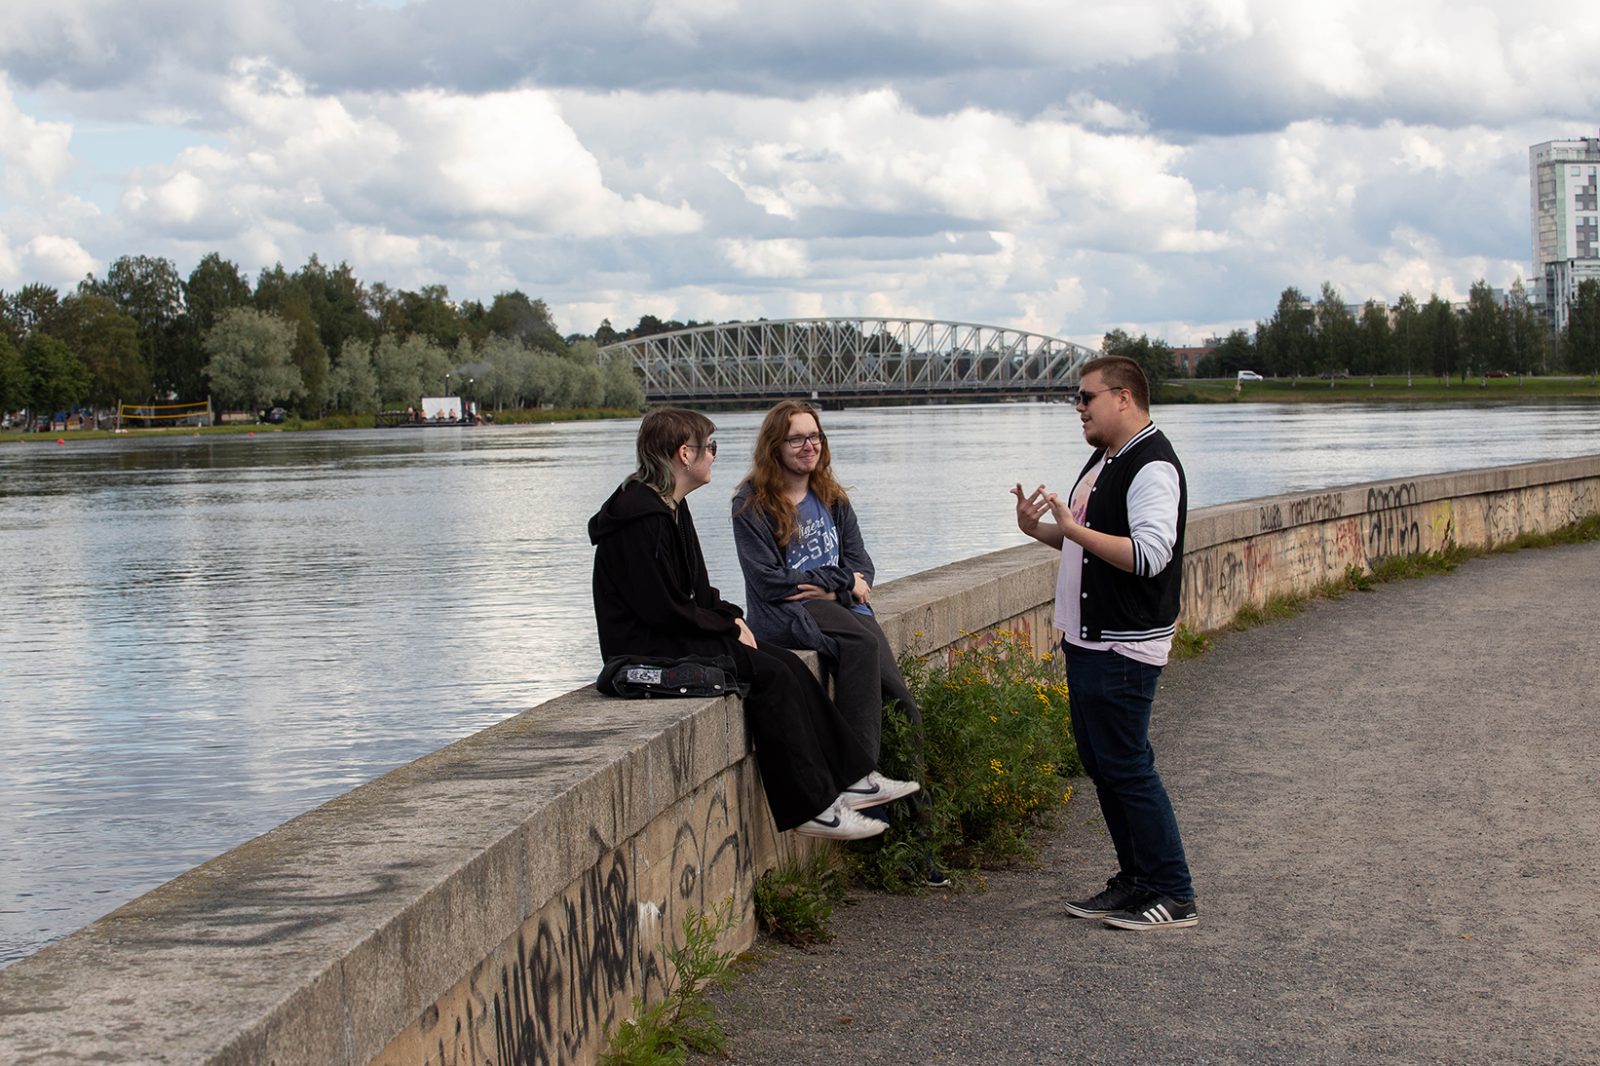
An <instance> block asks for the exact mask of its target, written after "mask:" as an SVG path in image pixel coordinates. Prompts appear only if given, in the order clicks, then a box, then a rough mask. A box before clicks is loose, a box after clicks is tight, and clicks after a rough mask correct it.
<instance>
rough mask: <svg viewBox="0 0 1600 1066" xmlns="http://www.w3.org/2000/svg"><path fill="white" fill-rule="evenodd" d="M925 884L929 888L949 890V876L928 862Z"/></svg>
mask: <svg viewBox="0 0 1600 1066" xmlns="http://www.w3.org/2000/svg"><path fill="white" fill-rule="evenodd" d="M927 883H928V887H929V888H949V887H950V875H949V874H947V873H945V872H944V871H943V870H941V869H939V867H938V865H936V864H935V863H933V862H932V861H929V863H928V882H927Z"/></svg>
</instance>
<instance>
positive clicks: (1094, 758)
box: [1011, 356, 1200, 929]
mask: <svg viewBox="0 0 1600 1066" xmlns="http://www.w3.org/2000/svg"><path fill="white" fill-rule="evenodd" d="M1076 401H1077V408H1078V418H1079V420H1080V421H1081V422H1082V423H1083V439H1084V440H1086V441H1087V442H1088V443H1089V445H1090V446H1091V447H1092V448H1094V449H1095V451H1094V454H1093V455H1092V456H1090V457H1089V462H1088V464H1087V465H1085V466H1084V468H1083V472H1082V473H1081V474H1079V475H1078V481H1077V483H1076V484H1075V485H1074V486H1073V489H1072V492H1071V493H1070V494H1069V495H1068V496H1065V497H1062V496H1059V495H1057V494H1056V493H1054V492H1047V491H1046V490H1045V487H1044V486H1043V485H1040V486H1039V487H1038V488H1037V489H1035V490H1034V491H1033V492H1032V493H1028V494H1024V493H1023V491H1022V486H1021V485H1020V484H1018V485H1017V486H1016V487H1015V488H1013V489H1012V490H1011V491H1012V492H1013V493H1015V495H1016V497H1017V527H1018V528H1019V529H1021V530H1022V532H1024V533H1026V534H1028V536H1030V537H1033V538H1034V539H1035V540H1038V541H1040V542H1042V543H1044V544H1048V545H1050V546H1051V547H1057V548H1060V549H1061V572H1060V575H1059V576H1058V577H1057V579H1056V612H1055V624H1056V627H1057V628H1058V629H1060V630H1061V631H1062V634H1063V636H1062V641H1061V648H1062V651H1063V652H1064V653H1065V654H1066V659H1067V690H1068V692H1069V693H1070V694H1071V695H1070V699H1071V702H1072V736H1073V739H1074V740H1075V741H1076V742H1077V745H1078V754H1079V756H1080V757H1081V758H1082V759H1083V765H1084V769H1085V770H1086V771H1087V772H1088V774H1089V778H1090V780H1092V781H1093V782H1094V786H1095V791H1096V793H1097V794H1098V796H1099V799H1100V811H1101V814H1102V815H1104V817H1105V822H1106V829H1107V831H1108V832H1109V833H1110V834H1111V842H1112V844H1113V845H1115V847H1116V851H1117V872H1116V874H1115V875H1114V876H1112V877H1111V878H1110V879H1109V880H1108V881H1107V882H1106V887H1105V890H1104V891H1102V892H1100V893H1098V894H1096V895H1093V896H1090V897H1089V898H1088V899H1084V900H1080V901H1077V902H1072V903H1068V904H1067V905H1066V907H1067V912H1068V913H1069V914H1073V915H1075V916H1077V917H1079V918H1099V919H1100V920H1102V921H1103V922H1105V923H1106V924H1107V925H1111V926H1115V927H1117V928H1119V929H1174V928H1181V927H1184V926H1190V925H1195V924H1197V923H1198V922H1199V920H1200V919H1199V913H1198V912H1197V911H1196V910H1195V902H1194V887H1193V885H1192V883H1191V882H1190V880H1189V864H1188V862H1187V861H1186V860H1185V858H1184V854H1183V841H1182V840H1181V839H1180V838H1179V836H1178V821H1177V818H1176V817H1175V816H1174V815H1173V812H1172V802H1171V800H1169V799H1168V798H1167V790H1166V788H1165V786H1163V785H1162V783H1161V776H1160V775H1159V774H1158V773H1156V765H1155V751H1154V749H1152V748H1151V746H1150V735H1149V733H1150V707H1151V703H1152V702H1153V700H1154V699H1155V694H1156V679H1157V678H1158V677H1159V676H1160V675H1161V668H1162V667H1163V666H1165V665H1166V663H1167V655H1168V653H1169V652H1171V650H1172V637H1173V634H1174V633H1175V632H1176V629H1177V620H1178V603H1179V592H1180V590H1181V585H1182V577H1183V529H1184V520H1185V515H1186V513H1187V511H1188V504H1189V500H1188V488H1187V485H1186V483H1185V481H1184V477H1183V467H1182V465H1181V464H1179V462H1178V457H1177V455H1176V453H1174V452H1173V450H1172V445H1171V444H1170V443H1168V441H1167V438H1166V437H1165V435H1163V434H1162V433H1161V432H1160V431H1159V430H1157V429H1156V428H1155V426H1154V425H1153V424H1152V423H1151V421H1150V385H1149V382H1148V381H1147V380H1146V379H1145V376H1144V371H1142V370H1141V369H1140V368H1139V364H1138V363H1136V362H1134V361H1133V360H1132V359H1125V358H1122V357H1119V356H1112V357H1107V358H1101V359H1095V360H1092V361H1091V362H1089V363H1088V364H1086V365H1085V366H1084V368H1083V376H1082V378H1081V379H1080V382H1079V391H1078V395H1077V397H1076ZM1046 511H1049V512H1050V514H1051V516H1052V517H1053V518H1054V519H1055V523H1054V524H1053V525H1052V524H1048V523H1045V522H1042V521H1041V520H1040V519H1041V518H1042V517H1043V515H1044V513H1045V512H1046Z"/></svg>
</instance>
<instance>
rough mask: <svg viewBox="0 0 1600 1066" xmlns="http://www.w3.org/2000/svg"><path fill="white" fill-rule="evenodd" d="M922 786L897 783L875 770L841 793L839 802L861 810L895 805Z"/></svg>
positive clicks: (906, 782) (907, 782)
mask: <svg viewBox="0 0 1600 1066" xmlns="http://www.w3.org/2000/svg"><path fill="white" fill-rule="evenodd" d="M921 787H922V786H921V785H919V784H917V783H916V782H915V781H896V780H895V779H894V778H892V777H884V776H883V775H882V774H880V773H878V771H876V770H874V771H872V772H871V773H870V774H868V775H867V776H866V777H863V778H862V779H861V780H860V781H857V782H856V783H855V784H853V785H851V786H850V787H849V788H847V789H845V790H844V791H843V792H841V793H839V802H840V803H842V804H843V805H845V806H846V807H853V808H855V809H856V810H858V811H859V810H861V809H862V808H865V807H876V806H878V805H879V804H880V803H893V802H894V801H895V800H897V799H903V798H905V797H906V796H909V795H911V793H913V792H915V791H917V789H919V788H921Z"/></svg>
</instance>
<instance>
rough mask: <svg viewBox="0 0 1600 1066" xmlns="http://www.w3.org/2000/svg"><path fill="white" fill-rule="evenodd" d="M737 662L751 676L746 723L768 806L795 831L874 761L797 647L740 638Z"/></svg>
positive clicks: (783, 827)
mask: <svg viewBox="0 0 1600 1066" xmlns="http://www.w3.org/2000/svg"><path fill="white" fill-rule="evenodd" d="M734 660H735V662H737V663H738V664H739V676H740V678H741V679H743V680H746V681H749V682H750V694H749V695H748V696H746V697H745V699H744V721H745V728H746V729H747V730H748V731H749V733H750V737H751V739H752V740H754V741H755V746H756V765H757V766H759V767H761V785H762V787H763V789H765V791H766V794H767V805H768V806H769V807H771V808H772V818H773V821H775V822H776V823H777V826H778V829H779V831H782V830H786V829H793V828H794V827H795V826H797V825H801V824H803V823H805V822H806V821H808V820H809V819H811V818H812V817H814V816H815V815H818V814H821V813H822V812H823V811H825V810H827V809H828V806H829V805H830V804H832V803H833V801H834V800H835V799H837V798H838V797H839V793H840V792H843V791H844V788H845V786H846V785H849V784H852V783H854V782H855V781H858V780H860V779H861V778H863V777H865V776H866V775H867V773H868V772H869V771H871V769H872V767H873V763H874V760H873V758H872V756H870V755H868V754H867V753H866V751H865V750H863V749H862V747H861V744H860V742H859V741H857V740H856V737H855V735H854V733H853V731H852V730H851V728H850V725H849V723H847V722H846V721H845V719H844V716H843V715H841V714H840V713H839V709H838V708H837V707H835V706H834V704H833V701H831V700H829V699H828V694H827V693H826V692H824V691H823V689H822V686H821V684H819V683H818V682H817V679H816V677H815V676H813V675H812V673H811V671H810V670H809V669H807V668H806V664H805V663H803V662H801V661H800V659H799V657H798V656H796V655H795V654H794V652H791V651H788V650H786V649H784V648H779V647H776V646H774V645H771V644H762V645H759V646H758V647H756V648H747V647H745V646H744V645H743V644H739V645H736V646H735V647H734Z"/></svg>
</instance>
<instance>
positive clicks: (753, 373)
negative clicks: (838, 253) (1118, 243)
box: [600, 317, 1099, 403]
mask: <svg viewBox="0 0 1600 1066" xmlns="http://www.w3.org/2000/svg"><path fill="white" fill-rule="evenodd" d="M1098 354H1099V353H1098V352H1096V351H1094V350H1093V349H1091V348H1086V347H1084V346H1083V345H1081V344H1074V343H1072V342H1071V341H1066V340H1062V339H1061V338H1059V337H1050V336H1046V335H1045V334H1042V333H1029V332H1027V331H1025V330H1018V329H1009V328H1007V327H1004V326H985V325H980V324H978V323H974V322H945V321H941V320H938V319H927V318H845V317H829V318H784V319H760V320H758V321H754V322H729V323H725V324H723V325H719V326H695V327H692V328H690V329H680V330H673V331H672V332H670V333H658V334H655V335H654V336H650V337H637V338H635V339H633V340H627V341H621V342H619V343H617V344H611V345H607V346H606V347H604V348H602V349H600V358H601V360H602V361H605V362H609V361H611V360H615V359H627V360H629V361H630V363H631V365H632V366H633V368H634V369H635V371H637V372H638V373H639V375H640V377H641V379H642V381H643V384H644V394H645V399H646V400H647V401H649V402H651V403H704V402H708V401H726V402H739V401H751V402H765V401H768V400H773V399H778V398H781V397H790V396H793V397H803V398H815V399H818V400H823V401H829V400H831V401H836V402H837V401H845V402H858V403H859V402H872V401H874V400H882V401H894V400H918V399H937V398H950V399H980V398H996V399H1001V398H1005V399H1011V398H1023V397H1031V396H1049V395H1062V394H1064V393H1067V392H1069V391H1072V390H1073V389H1076V388H1077V385H1078V378H1079V375H1080V369H1081V368H1082V366H1083V364H1084V363H1086V362H1088V361H1089V360H1090V359H1092V358H1094V357H1095V356H1096V355H1098Z"/></svg>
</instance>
